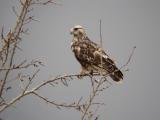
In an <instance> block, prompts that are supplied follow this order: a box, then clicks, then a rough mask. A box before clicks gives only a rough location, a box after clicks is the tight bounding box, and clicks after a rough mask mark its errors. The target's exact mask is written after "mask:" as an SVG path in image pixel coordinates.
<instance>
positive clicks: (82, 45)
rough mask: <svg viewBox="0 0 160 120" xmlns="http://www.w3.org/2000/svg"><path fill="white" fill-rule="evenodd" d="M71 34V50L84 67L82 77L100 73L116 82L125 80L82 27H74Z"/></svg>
mask: <svg viewBox="0 0 160 120" xmlns="http://www.w3.org/2000/svg"><path fill="white" fill-rule="evenodd" d="M70 33H71V35H73V39H72V43H71V49H72V51H73V52H74V55H75V57H76V59H77V60H78V61H79V63H80V64H81V66H82V69H81V72H80V75H84V74H93V72H98V73H100V74H102V75H107V74H109V76H110V77H111V78H112V79H113V80H114V81H116V82H119V81H121V80H122V79H123V74H122V72H121V71H120V70H119V69H118V68H117V67H116V65H115V63H114V61H113V60H112V59H110V58H109V56H108V55H107V54H106V53H105V51H104V50H103V49H102V48H101V47H99V46H98V45H97V44H96V43H94V42H92V41H91V40H90V39H89V38H88V37H87V35H86V33H85V30H84V28H83V27H82V26H80V25H76V26H74V27H73V28H71V30H70Z"/></svg>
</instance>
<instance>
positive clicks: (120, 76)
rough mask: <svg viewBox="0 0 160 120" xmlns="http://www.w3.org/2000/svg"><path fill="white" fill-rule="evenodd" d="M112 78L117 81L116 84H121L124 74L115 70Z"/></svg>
mask: <svg viewBox="0 0 160 120" xmlns="http://www.w3.org/2000/svg"><path fill="white" fill-rule="evenodd" d="M110 77H111V78H112V79H113V80H114V81H115V82H119V81H121V80H122V79H123V74H122V72H121V71H120V70H118V69H117V70H115V72H113V73H112V74H111V75H110Z"/></svg>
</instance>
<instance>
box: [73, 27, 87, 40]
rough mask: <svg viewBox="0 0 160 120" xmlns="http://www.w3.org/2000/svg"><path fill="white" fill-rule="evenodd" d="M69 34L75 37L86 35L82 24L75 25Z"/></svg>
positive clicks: (80, 37) (81, 37)
mask: <svg viewBox="0 0 160 120" xmlns="http://www.w3.org/2000/svg"><path fill="white" fill-rule="evenodd" d="M70 34H71V35H73V37H76V38H77V39H83V38H84V37H85V36H86V33H85V30H84V28H83V27H82V26H80V25H76V26H74V27H73V28H71V30H70Z"/></svg>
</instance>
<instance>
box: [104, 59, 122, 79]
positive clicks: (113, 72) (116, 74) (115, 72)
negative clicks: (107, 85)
mask: <svg viewBox="0 0 160 120" xmlns="http://www.w3.org/2000/svg"><path fill="white" fill-rule="evenodd" d="M103 60H104V61H105V68H106V70H107V72H108V73H109V74H110V75H109V76H110V77H111V78H112V79H113V80H114V81H115V82H119V81H121V80H122V79H123V73H122V72H121V70H120V69H118V68H117V67H116V65H115V63H114V61H113V60H111V59H110V58H107V59H103Z"/></svg>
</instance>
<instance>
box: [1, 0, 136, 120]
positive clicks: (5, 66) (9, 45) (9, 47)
mask: <svg viewBox="0 0 160 120" xmlns="http://www.w3.org/2000/svg"><path fill="white" fill-rule="evenodd" d="M48 4H57V3H56V2H54V1H53V0H48V1H44V0H20V5H21V10H20V13H17V12H16V10H15V8H14V7H13V12H14V13H15V15H16V16H17V20H16V23H15V27H14V28H13V29H11V30H10V31H9V32H8V34H7V35H6V36H5V35H4V28H2V29H1V41H0V42H1V46H0V76H1V80H0V113H1V112H3V111H5V110H6V109H7V108H9V107H11V106H12V105H13V104H15V103H16V102H18V101H19V100H21V99H22V98H23V97H25V96H29V95H31V94H32V95H35V96H36V97H38V98H40V99H41V100H43V101H45V102H47V103H49V104H51V105H53V106H55V107H57V108H73V109H75V110H77V111H79V112H80V113H81V118H80V119H81V120H98V119H99V116H98V115H97V109H98V107H99V106H101V105H104V103H99V102H96V101H95V98H96V97H97V96H98V95H99V94H100V93H102V92H103V91H104V90H106V89H107V88H108V87H110V86H111V85H112V84H111V83H110V82H109V81H108V80H107V78H108V76H109V74H108V75H107V76H102V75H100V74H97V73H95V74H94V75H92V76H91V75H88V74H87V75H83V76H84V77H89V78H90V83H91V86H92V90H91V93H90V95H89V96H88V98H86V99H85V101H84V102H82V99H84V98H83V97H81V98H80V99H78V100H77V101H73V102H72V103H57V102H55V101H56V100H50V99H47V98H46V97H45V96H43V95H41V94H40V92H39V90H40V89H41V88H42V87H47V86H48V85H51V86H53V87H54V86H58V85H62V84H59V83H63V85H65V86H68V85H69V84H68V82H69V81H71V80H76V79H77V77H78V76H79V75H78V74H70V75H62V76H56V77H54V78H51V79H47V80H45V81H43V82H42V83H40V84H38V85H37V86H35V87H31V85H32V83H33V81H34V80H35V77H36V76H37V75H38V72H39V71H40V68H39V66H43V62H42V61H39V60H32V61H30V62H29V61H27V60H24V61H22V62H20V63H19V64H16V63H15V62H14V60H15V55H16V51H17V50H20V49H21V48H20V46H19V43H21V42H23V35H24V34H26V33H27V32H28V28H26V26H27V25H28V24H29V23H30V22H32V21H35V19H34V16H31V15H30V13H31V12H32V11H33V8H34V6H35V5H48ZM100 40H101V41H100V43H101V46H102V35H101V22H100ZM134 49H135V47H134V48H133V51H132V53H131V55H130V57H129V59H128V61H127V62H126V64H124V65H123V66H122V67H121V69H124V70H125V68H126V66H127V65H128V63H129V62H130V59H131V57H132V55H133V52H134ZM31 67H34V71H35V72H34V73H33V74H29V75H27V76H26V75H23V73H20V72H17V74H16V75H15V79H16V80H18V81H19V84H20V86H21V93H20V94H19V95H17V96H14V97H13V98H12V99H10V100H6V98H5V94H6V93H7V92H11V90H10V89H12V86H10V85H9V86H8V82H9V79H10V76H9V75H10V74H11V73H13V72H14V71H20V70H22V69H23V70H28V69H31ZM114 72H115V71H114ZM110 74H111V73H110ZM97 76H98V77H97Z"/></svg>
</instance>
